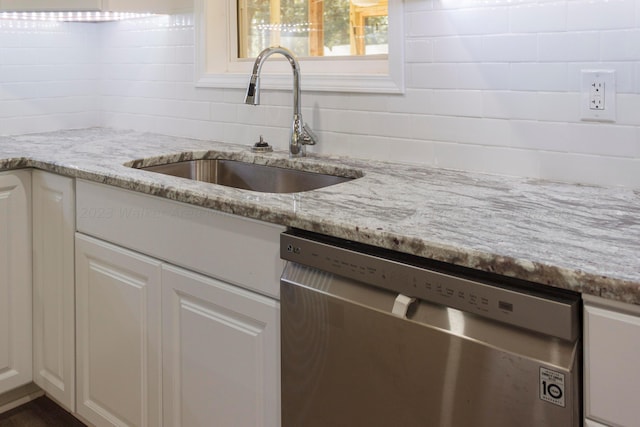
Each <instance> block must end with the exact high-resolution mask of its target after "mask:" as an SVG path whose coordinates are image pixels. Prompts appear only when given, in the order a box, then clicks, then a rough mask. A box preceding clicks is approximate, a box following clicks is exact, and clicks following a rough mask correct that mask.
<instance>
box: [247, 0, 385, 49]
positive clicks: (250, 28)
mask: <svg viewBox="0 0 640 427" xmlns="http://www.w3.org/2000/svg"><path fill="white" fill-rule="evenodd" d="M388 27H389V19H388V0H238V57H239V58H253V57H255V56H257V55H258V54H259V53H260V51H261V50H262V49H264V48H266V47H269V46H275V45H280V46H284V47H287V48H289V49H291V50H292V51H293V52H294V53H295V54H296V55H297V56H300V57H313V56H315V57H317V56H349V55H355V56H361V55H379V54H387V53H388Z"/></svg>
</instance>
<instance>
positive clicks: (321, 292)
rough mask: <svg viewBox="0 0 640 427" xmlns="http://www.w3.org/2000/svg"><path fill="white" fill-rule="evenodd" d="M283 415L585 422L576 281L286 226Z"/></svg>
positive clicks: (314, 422) (350, 420)
mask: <svg viewBox="0 0 640 427" xmlns="http://www.w3.org/2000/svg"><path fill="white" fill-rule="evenodd" d="M281 257H282V258H283V259H285V260H287V261H288V262H287V263H286V267H285V270H284V272H283V274H282V279H281V285H280V288H281V340H282V347H281V351H282V354H281V355H282V425H283V427H339V426H348V427H376V426H380V427H396V426H402V427H412V426H429V427H445V426H446V427H482V426H486V427H514V426H519V427H522V426H532V427H533V426H535V427H547V426H549V427H553V426H559V427H560V426H561V427H569V426H580V425H582V417H581V413H582V404H581V396H582V392H581V374H582V373H581V366H582V364H581V359H582V350H581V348H582V340H581V336H580V334H581V318H580V312H581V311H580V308H581V299H580V295H579V294H577V293H573V292H569V291H563V290H559V289H553V288H551V287H546V286H540V285H535V284H532V283H528V282H524V281H519V280H515V279H507V278H503V277H501V276H496V275H492V274H488V273H481V272H476V271H472V270H468V269H464V268H457V267H454V266H451V265H448V264H444V263H439V262H435V261H430V260H426V259H423V258H418V257H414V256H410V255H403V254H398V253H397V252H393V251H387V250H382V249H379V248H375V247H370V246H365V245H361V244H356V243H353V242H349V241H344V240H340V239H334V238H329V237H326V236H322V235H317V234H313V233H308V232H302V231H299V230H290V231H288V232H286V233H283V234H282V235H281Z"/></svg>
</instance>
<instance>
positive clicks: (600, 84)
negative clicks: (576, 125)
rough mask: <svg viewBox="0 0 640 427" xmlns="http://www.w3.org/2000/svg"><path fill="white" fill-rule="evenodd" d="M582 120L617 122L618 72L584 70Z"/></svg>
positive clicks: (581, 102)
mask: <svg viewBox="0 0 640 427" xmlns="http://www.w3.org/2000/svg"><path fill="white" fill-rule="evenodd" d="M581 87H582V96H581V98H580V100H581V101H580V104H581V105H580V118H581V119H582V120H594V121H605V122H615V120H616V72H615V71H614V70H582V85H581Z"/></svg>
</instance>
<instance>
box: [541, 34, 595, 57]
mask: <svg viewBox="0 0 640 427" xmlns="http://www.w3.org/2000/svg"><path fill="white" fill-rule="evenodd" d="M538 60H539V61H540V62H575V61H583V62H584V61H598V60H600V33H599V32H595V31H590V32H576V33H566V32H559V33H543V34H539V35H538Z"/></svg>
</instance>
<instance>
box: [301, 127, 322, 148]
mask: <svg viewBox="0 0 640 427" xmlns="http://www.w3.org/2000/svg"><path fill="white" fill-rule="evenodd" d="M300 136H301V138H302V141H301V142H302V144H304V145H316V143H317V142H318V137H317V136H316V134H315V133H314V132H313V131H312V130H311V128H310V127H309V126H307V124H306V123H305V124H304V125H303V126H302V135H300Z"/></svg>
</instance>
